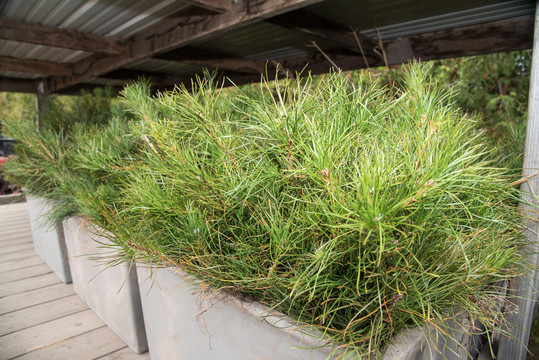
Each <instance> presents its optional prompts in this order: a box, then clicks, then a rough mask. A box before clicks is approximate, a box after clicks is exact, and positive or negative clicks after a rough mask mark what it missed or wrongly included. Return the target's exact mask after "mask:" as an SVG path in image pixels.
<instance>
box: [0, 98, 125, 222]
mask: <svg viewBox="0 0 539 360" xmlns="http://www.w3.org/2000/svg"><path fill="white" fill-rule="evenodd" d="M128 120H129V118H128V117H126V114H125V113H124V111H123V108H122V106H121V104H120V103H119V102H118V101H117V100H115V99H114V98H113V96H112V92H111V91H110V90H109V89H97V90H95V91H94V92H93V93H82V94H81V96H77V97H52V98H50V99H49V101H48V102H47V104H46V111H45V112H44V113H42V114H41V115H40V119H39V129H38V128H37V127H36V123H35V120H34V118H32V117H21V118H19V117H6V118H4V120H3V122H4V123H5V127H6V128H5V133H6V134H7V135H9V136H12V137H14V138H16V139H17V140H18V142H17V145H16V147H15V150H16V154H17V156H16V157H13V158H11V159H10V161H8V162H7V163H6V164H5V165H4V168H3V170H4V172H5V174H6V177H7V178H8V180H10V181H11V182H14V183H18V184H20V186H22V187H24V189H25V192H26V193H27V194H29V195H34V196H39V197H42V198H46V199H50V200H54V201H56V202H57V203H58V206H56V207H54V211H53V213H51V214H50V219H51V221H52V222H54V223H58V222H61V221H62V220H63V219H64V218H66V217H67V216H72V215H85V216H89V217H90V218H92V219H94V221H98V220H99V219H100V218H99V216H98V211H97V210H96V209H97V208H99V207H102V206H103V204H104V203H106V204H111V203H112V202H113V200H114V199H116V198H118V195H117V194H116V191H117V186H118V184H117V182H116V181H115V180H116V178H117V176H121V174H122V169H123V168H124V166H125V163H126V162H128V161H129V154H130V153H131V152H132V146H133V144H134V141H132V137H131V136H130V132H129V125H128Z"/></svg>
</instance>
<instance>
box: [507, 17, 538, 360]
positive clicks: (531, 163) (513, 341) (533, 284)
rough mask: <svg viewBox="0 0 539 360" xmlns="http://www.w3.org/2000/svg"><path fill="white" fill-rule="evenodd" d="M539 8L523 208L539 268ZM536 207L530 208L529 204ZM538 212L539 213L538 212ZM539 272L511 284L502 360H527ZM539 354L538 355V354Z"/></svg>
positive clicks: (532, 253)
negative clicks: (511, 310)
mask: <svg viewBox="0 0 539 360" xmlns="http://www.w3.org/2000/svg"><path fill="white" fill-rule="evenodd" d="M538 171H539V7H537V8H536V13H535V33H534V40H533V58H532V68H531V78H530V95H529V105H528V122H527V126H526V145H525V147H524V165H523V174H522V175H523V178H527V179H528V181H526V182H524V183H523V184H522V186H521V190H522V191H523V192H524V194H525V195H524V196H523V200H524V201H523V203H521V209H522V211H523V212H524V214H525V216H527V217H529V219H528V223H527V224H526V228H527V230H526V236H527V237H528V239H529V240H530V243H531V244H532V245H531V246H530V249H529V254H528V255H527V256H528V257H529V260H530V262H531V263H533V264H536V265H539V242H538V241H539V238H538V236H537V234H538V232H539V213H538V212H537V209H538V206H539V174H538V173H537V172H538ZM526 202H527V203H530V204H533V205H535V206H533V205H531V206H530V205H526V204H525V203H526ZM534 211H535V212H534ZM538 289H539V272H537V271H533V272H531V273H529V274H526V276H523V277H522V278H520V279H516V280H515V281H513V282H512V283H511V285H510V289H509V293H510V294H511V295H514V296H517V297H518V298H517V299H516V300H515V305H516V306H517V307H518V313H515V314H509V315H508V322H509V323H510V324H512V328H511V329H510V330H511V335H512V338H507V337H502V339H501V341H500V346H499V350H498V356H497V358H498V359H502V360H503V359H511V360H513V359H514V360H524V359H526V353H527V351H526V348H525V346H527V345H528V340H529V336H530V328H531V325H532V322H533V316H534V310H535V306H536V302H537V299H538V293H537V291H538ZM536 355H537V354H536Z"/></svg>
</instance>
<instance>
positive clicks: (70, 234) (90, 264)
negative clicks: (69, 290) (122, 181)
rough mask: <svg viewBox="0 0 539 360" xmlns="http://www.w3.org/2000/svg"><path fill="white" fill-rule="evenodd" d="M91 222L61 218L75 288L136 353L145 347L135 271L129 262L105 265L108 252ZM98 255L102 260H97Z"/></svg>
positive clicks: (77, 218) (105, 241)
mask: <svg viewBox="0 0 539 360" xmlns="http://www.w3.org/2000/svg"><path fill="white" fill-rule="evenodd" d="M99 232H100V231H99V229H96V228H95V227H94V226H93V225H92V224H91V223H89V222H87V221H85V220H84V219H82V218H80V217H72V218H69V219H67V220H64V233H65V239H66V245H67V249H68V253H69V264H70V266H71V273H72V278H73V287H74V289H75V292H76V293H77V294H78V295H79V296H80V297H81V298H82V299H83V300H84V301H85V302H86V303H87V304H88V306H89V307H90V308H91V309H92V310H93V311H94V312H95V313H96V314H97V315H98V316H99V317H101V319H102V320H103V321H104V322H105V323H106V324H107V325H108V326H109V328H110V329H111V330H112V331H114V332H115V333H116V334H117V335H118V336H119V337H121V338H122V339H123V340H124V341H125V342H126V344H127V345H128V346H129V347H130V348H131V349H133V351H135V352H137V353H142V352H144V351H146V350H148V345H147V342H146V333H145V330H144V319H143V317H142V308H141V304H140V294H139V288H138V282H137V273H136V271H134V270H135V269H134V268H133V269H132V270H131V271H130V264H128V263H124V264H121V265H118V266H113V267H107V266H106V264H105V263H104V261H103V258H106V257H108V256H110V254H109V251H110V250H107V249H106V248H103V246H102V244H107V243H109V240H108V239H106V238H104V237H102V236H99V235H97V234H98V233H99ZM100 258H101V260H99V259H100Z"/></svg>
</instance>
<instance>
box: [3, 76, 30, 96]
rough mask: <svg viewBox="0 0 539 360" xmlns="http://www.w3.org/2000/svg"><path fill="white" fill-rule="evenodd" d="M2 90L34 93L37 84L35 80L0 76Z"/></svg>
mask: <svg viewBox="0 0 539 360" xmlns="http://www.w3.org/2000/svg"><path fill="white" fill-rule="evenodd" d="M0 91H7V92H21V93H34V92H36V85H35V81H34V80H28V79H17V78H10V77H0Z"/></svg>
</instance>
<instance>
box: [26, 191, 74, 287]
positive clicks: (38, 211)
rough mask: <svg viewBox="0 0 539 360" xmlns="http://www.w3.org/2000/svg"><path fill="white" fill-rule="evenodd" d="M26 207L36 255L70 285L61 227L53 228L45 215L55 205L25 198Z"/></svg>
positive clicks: (39, 199) (38, 199)
mask: <svg viewBox="0 0 539 360" xmlns="http://www.w3.org/2000/svg"><path fill="white" fill-rule="evenodd" d="M26 206H27V209H28V216H29V218H30V227H31V229H32V238H33V240H34V249H35V251H36V253H37V254H38V255H39V257H40V258H41V259H42V260H43V261H44V262H45V263H46V264H47V265H48V266H49V267H50V268H51V270H52V271H53V272H54V273H55V274H56V275H57V276H58V277H59V278H60V280H62V281H63V282H65V283H70V282H71V271H70V268H69V261H68V256H67V249H66V245H65V241H64V231H63V228H62V225H57V226H53V225H50V224H49V223H48V222H47V215H48V213H49V212H50V211H51V210H52V209H53V208H54V207H55V206H56V204H55V203H54V202H53V201H49V200H45V199H42V198H37V197H33V196H27V197H26Z"/></svg>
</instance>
